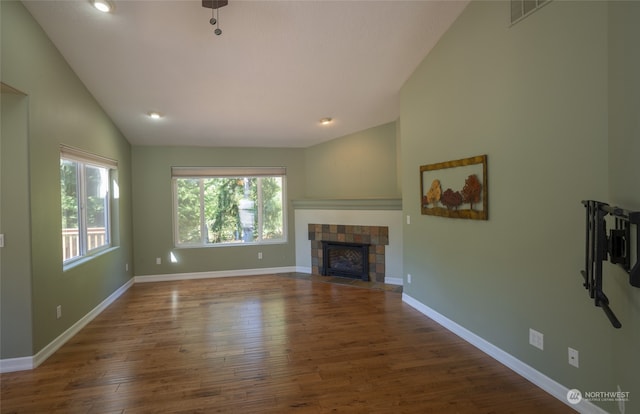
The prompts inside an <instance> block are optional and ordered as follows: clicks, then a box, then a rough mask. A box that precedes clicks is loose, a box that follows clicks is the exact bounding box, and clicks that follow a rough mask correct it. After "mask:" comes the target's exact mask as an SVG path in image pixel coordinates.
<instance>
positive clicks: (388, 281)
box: [384, 276, 404, 286]
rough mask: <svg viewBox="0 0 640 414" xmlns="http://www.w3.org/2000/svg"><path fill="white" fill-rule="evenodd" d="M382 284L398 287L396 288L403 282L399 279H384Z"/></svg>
mask: <svg viewBox="0 0 640 414" xmlns="http://www.w3.org/2000/svg"><path fill="white" fill-rule="evenodd" d="M384 283H386V284H388V285H398V286H402V285H403V283H404V281H403V280H402V278H401V277H389V276H387V277H385V278H384Z"/></svg>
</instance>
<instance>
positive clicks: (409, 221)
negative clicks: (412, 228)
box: [407, 214, 411, 224]
mask: <svg viewBox="0 0 640 414" xmlns="http://www.w3.org/2000/svg"><path fill="white" fill-rule="evenodd" d="M407 224H411V216H410V215H408V214H407Z"/></svg>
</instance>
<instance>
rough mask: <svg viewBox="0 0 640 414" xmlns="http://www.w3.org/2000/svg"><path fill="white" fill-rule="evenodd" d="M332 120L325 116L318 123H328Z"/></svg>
mask: <svg viewBox="0 0 640 414" xmlns="http://www.w3.org/2000/svg"><path fill="white" fill-rule="evenodd" d="M332 122H333V119H331V118H329V117H327V118H322V119H321V120H320V125H329V124H330V123H332Z"/></svg>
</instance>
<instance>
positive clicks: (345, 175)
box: [305, 122, 400, 199]
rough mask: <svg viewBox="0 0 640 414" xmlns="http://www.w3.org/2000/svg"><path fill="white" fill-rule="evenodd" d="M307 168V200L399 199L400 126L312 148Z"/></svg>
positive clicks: (370, 129) (382, 128) (384, 126)
mask: <svg viewBox="0 0 640 414" xmlns="http://www.w3.org/2000/svg"><path fill="white" fill-rule="evenodd" d="M305 166H306V171H307V181H306V197H307V198H312V199H323V198H337V199H354V198H399V197H400V188H399V183H398V180H397V177H398V174H397V160H396V123H395V122H391V123H388V124H384V125H380V126H377V127H374V128H369V129H367V130H364V131H361V132H357V133H355V134H350V135H347V136H344V137H341V138H337V139H334V140H331V141H328V142H324V143H322V144H318V145H315V146H312V147H309V148H307V149H306V150H305Z"/></svg>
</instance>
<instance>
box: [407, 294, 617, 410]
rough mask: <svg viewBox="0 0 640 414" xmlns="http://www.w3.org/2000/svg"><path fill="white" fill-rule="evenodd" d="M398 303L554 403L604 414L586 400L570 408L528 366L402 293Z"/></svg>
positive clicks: (561, 390)
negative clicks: (507, 371) (444, 330)
mask: <svg viewBox="0 0 640 414" xmlns="http://www.w3.org/2000/svg"><path fill="white" fill-rule="evenodd" d="M402 301H403V302H405V303H406V304H408V305H410V306H411V307H412V308H414V309H416V310H417V311H419V312H420V313H422V314H423V315H425V316H427V317H429V318H430V319H432V320H433V321H435V322H437V323H438V324H440V325H441V326H442V327H444V328H445V329H447V330H449V331H451V332H453V333H454V334H456V335H458V336H459V337H460V338H462V339H464V340H465V341H467V342H468V343H470V344H471V345H473V346H475V347H476V348H478V349H479V350H481V351H482V352H484V353H485V354H487V355H489V356H490V357H492V358H493V359H495V360H497V361H498V362H500V363H502V364H503V365H505V366H507V367H508V368H510V369H511V370H513V371H515V372H516V373H517V374H519V375H521V376H522V377H524V378H526V379H527V380H529V381H531V382H532V383H534V384H535V385H537V386H538V387H540V388H542V389H543V390H544V391H546V392H548V393H549V394H551V395H552V396H554V397H555V398H557V399H558V400H560V401H562V402H563V403H565V404H567V405H568V406H569V407H571V408H573V409H574V410H576V411H578V412H579V413H582V414H607V412H606V411H604V410H603V409H602V408H600V407H598V406H597V405H595V404H593V403H592V402H590V401H587V400H582V401H580V402H579V403H578V404H575V405H573V404H570V403H569V401H568V400H567V393H568V392H569V388H567V387H565V386H564V385H562V384H559V383H558V382H556V381H554V380H553V379H551V378H549V377H547V376H546V375H544V374H543V373H541V372H540V371H537V370H536V369H534V368H532V367H530V366H529V365H527V364H525V363H524V362H522V361H520V360H519V359H517V358H515V357H514V356H512V355H511V354H509V353H507V352H505V351H503V350H502V349H500V348H498V347H497V346H495V345H493V344H492V343H490V342H488V341H486V340H485V339H483V338H481V337H480V336H478V335H476V334H474V333H473V332H471V331H469V330H468V329H466V328H465V327H463V326H461V325H458V324H457V323H455V322H454V321H452V320H451V319H449V318H447V317H446V316H444V315H442V314H440V313H438V312H437V311H435V310H433V309H431V308H430V307H428V306H427V305H425V304H423V303H422V302H419V301H418V300H417V299H414V298H412V297H411V296H409V295H407V294H406V293H403V294H402Z"/></svg>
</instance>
